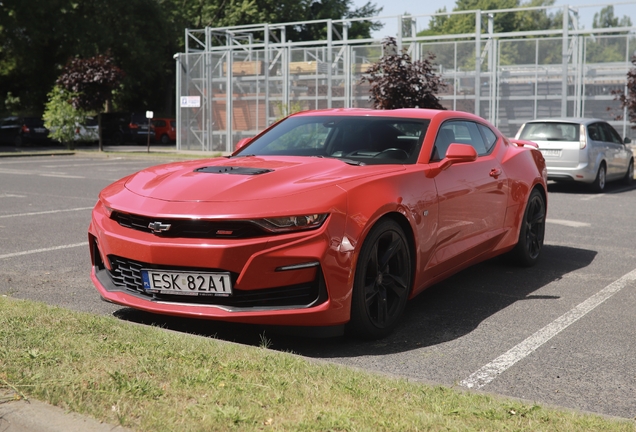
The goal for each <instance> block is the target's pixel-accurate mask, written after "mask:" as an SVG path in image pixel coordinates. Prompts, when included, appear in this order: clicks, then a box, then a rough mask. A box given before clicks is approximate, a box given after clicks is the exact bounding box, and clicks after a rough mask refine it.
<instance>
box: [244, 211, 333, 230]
mask: <svg viewBox="0 0 636 432" xmlns="http://www.w3.org/2000/svg"><path fill="white" fill-rule="evenodd" d="M327 216H328V213H323V214H311V215H303V216H282V217H274V218H264V219H257V220H255V221H254V222H255V223H256V224H258V225H259V226H261V227H262V228H264V229H266V230H267V231H271V232H276V233H282V232H293V231H301V230H310V229H316V228H318V227H320V226H321V225H322V224H323V222H324V221H325V219H327Z"/></svg>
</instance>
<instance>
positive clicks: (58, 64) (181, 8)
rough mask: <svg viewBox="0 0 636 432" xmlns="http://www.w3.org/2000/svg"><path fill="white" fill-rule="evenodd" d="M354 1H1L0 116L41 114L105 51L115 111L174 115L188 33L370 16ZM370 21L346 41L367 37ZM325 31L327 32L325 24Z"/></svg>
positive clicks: (297, 36) (297, 33)
mask: <svg viewBox="0 0 636 432" xmlns="http://www.w3.org/2000/svg"><path fill="white" fill-rule="evenodd" d="M352 5H353V3H352V0H283V1H281V0H232V1H227V0H108V1H103V0H2V1H1V2H0V112H1V111H5V112H6V111H7V110H9V109H10V110H11V111H13V112H14V113H15V114H18V113H19V112H22V113H29V114H38V113H40V112H42V108H43V106H44V104H45V102H46V101H47V99H48V97H47V94H48V93H49V91H50V90H51V88H53V86H54V85H55V82H56V80H57V78H58V76H59V74H60V71H61V70H62V68H63V67H64V65H66V64H67V62H68V61H69V59H72V58H91V57H94V56H97V55H99V54H104V53H107V52H110V54H111V56H112V58H113V60H114V62H115V64H117V65H118V66H119V67H120V68H121V69H122V70H123V71H125V72H126V76H125V77H124V78H123V79H122V81H121V85H120V91H118V92H117V94H116V97H115V98H114V100H113V103H114V105H115V108H117V109H121V110H130V111H143V110H147V109H151V110H154V111H155V112H165V113H170V112H172V111H173V110H174V85H175V63H174V59H173V55H174V54H175V53H177V52H180V51H183V47H184V41H185V38H184V31H185V29H186V28H203V27H205V26H212V27H221V26H231V25H242V24H255V23H280V22H293V21H303V20H310V19H324V18H332V19H341V18H343V17H358V16H374V15H377V14H378V13H379V12H380V10H381V9H380V8H377V7H376V6H375V5H374V4H372V3H367V4H366V5H364V6H362V7H359V8H354V7H353V6H352ZM374 25H376V24H373V23H371V22H363V23H357V24H353V25H352V26H351V28H350V29H349V35H350V37H352V38H353V37H368V36H369V35H370V32H371V30H373V29H374V28H375V27H374ZM323 27H324V26H323ZM321 32H324V29H321V28H318V27H317V26H316V27H313V26H312V27H311V28H309V27H308V28H304V27H302V26H298V27H294V28H291V27H290V29H288V33H289V35H290V36H289V37H288V39H293V40H307V38H308V39H311V38H318V37H321V35H322V34H323V33H321Z"/></svg>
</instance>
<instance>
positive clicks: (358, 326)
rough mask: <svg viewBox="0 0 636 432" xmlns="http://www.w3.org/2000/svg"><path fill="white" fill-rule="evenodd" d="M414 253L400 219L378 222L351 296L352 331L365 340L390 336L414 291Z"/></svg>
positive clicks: (359, 264)
mask: <svg viewBox="0 0 636 432" xmlns="http://www.w3.org/2000/svg"><path fill="white" fill-rule="evenodd" d="M411 269H412V264H411V252H410V250H409V245H408V241H407V239H406V237H405V235H404V232H403V231H402V228H400V226H399V225H398V223H397V222H395V221H393V220H391V219H386V220H383V221H380V222H378V224H377V225H375V226H374V227H373V228H372V229H371V232H369V235H368V236H367V238H366V240H365V241H364V243H363V245H362V249H361V251H360V255H359V257H358V262H357V265H356V274H355V279H354V283H353V294H352V299H351V321H350V322H349V324H347V332H348V333H349V334H352V335H355V336H358V337H361V338H364V339H371V340H372V339H379V338H382V337H385V336H387V335H389V334H390V333H391V332H392V331H393V330H394V329H395V327H396V325H397V323H398V321H399V318H400V316H401V315H402V313H403V312H404V308H405V307H406V302H407V300H408V297H409V294H410V291H411V278H412V276H411V274H412V270H411Z"/></svg>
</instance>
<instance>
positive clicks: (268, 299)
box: [96, 255, 326, 308]
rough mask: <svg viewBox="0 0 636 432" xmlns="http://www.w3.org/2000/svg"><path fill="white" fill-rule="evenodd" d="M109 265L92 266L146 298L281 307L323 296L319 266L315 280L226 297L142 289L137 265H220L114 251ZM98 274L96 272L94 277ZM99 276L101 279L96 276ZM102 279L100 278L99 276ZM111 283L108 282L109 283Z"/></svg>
mask: <svg viewBox="0 0 636 432" xmlns="http://www.w3.org/2000/svg"><path fill="white" fill-rule="evenodd" d="M108 259H109V261H110V265H111V269H112V270H111V271H108V270H106V269H105V268H103V267H102V269H100V268H99V267H100V266H98V268H97V269H96V271H98V272H99V270H101V272H99V273H102V274H103V272H107V273H108V276H109V279H110V282H112V285H114V287H116V288H120V289H124V290H125V291H128V292H131V293H134V294H136V295H138V296H140V297H143V298H146V299H148V300H151V299H152V300H156V301H165V302H175V303H189V304H200V305H219V306H229V307H236V308H258V307H263V308H267V307H285V306H308V305H313V304H315V303H317V302H322V301H324V300H326V289H325V287H324V281H323V278H322V272H321V271H320V269H318V271H317V272H316V278H315V280H313V281H311V282H308V283H305V284H298V285H292V286H285V287H280V288H267V289H262V290H249V291H246V290H238V289H236V288H235V289H234V290H233V294H232V295H231V296H229V297H209V296H199V297H195V296H178V295H177V296H175V295H165V294H152V293H147V292H146V291H145V290H144V289H143V281H142V277H141V269H142V268H143V269H157V270H166V271H192V272H210V271H224V270H221V269H202V268H192V267H169V268H168V267H165V266H158V265H154V264H147V263H142V262H139V261H134V260H130V259H127V258H122V257H118V256H114V255H110V256H109V257H108ZM99 276H100V275H99V274H98V277H99ZM237 277H238V274H237V273H230V279H231V280H232V285H234V284H235V283H236V279H237ZM100 280H101V279H100ZM102 283H104V281H103V280H102ZM112 285H111V286H112Z"/></svg>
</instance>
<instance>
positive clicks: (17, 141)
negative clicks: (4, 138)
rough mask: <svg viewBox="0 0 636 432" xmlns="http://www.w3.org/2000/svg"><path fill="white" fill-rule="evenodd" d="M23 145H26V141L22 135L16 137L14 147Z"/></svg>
mask: <svg viewBox="0 0 636 432" xmlns="http://www.w3.org/2000/svg"><path fill="white" fill-rule="evenodd" d="M22 144H24V139H23V138H22V136H21V135H16V136H15V138H13V145H14V146H16V147H22Z"/></svg>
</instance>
